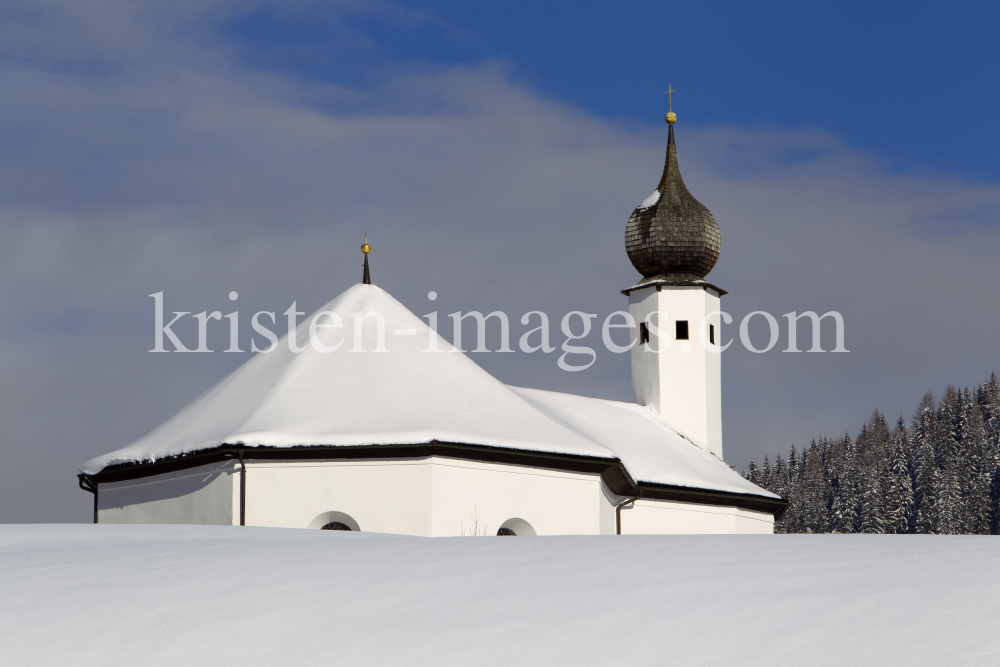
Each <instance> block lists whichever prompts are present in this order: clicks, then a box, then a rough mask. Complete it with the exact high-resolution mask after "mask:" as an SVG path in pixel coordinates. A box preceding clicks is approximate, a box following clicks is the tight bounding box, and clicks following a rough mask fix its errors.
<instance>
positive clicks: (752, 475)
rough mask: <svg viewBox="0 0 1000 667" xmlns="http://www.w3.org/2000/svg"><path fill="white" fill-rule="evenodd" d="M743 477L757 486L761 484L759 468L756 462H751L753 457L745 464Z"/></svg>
mask: <svg viewBox="0 0 1000 667" xmlns="http://www.w3.org/2000/svg"><path fill="white" fill-rule="evenodd" d="M743 477H744V478H746V480H747V481H748V482H752V483H753V484H756V485H757V486H762V484H761V478H760V468H758V467H757V464H756V463H754V462H753V459H750V465H749V466H747V471H746V472H745V473H744V474H743Z"/></svg>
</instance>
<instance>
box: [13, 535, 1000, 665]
mask: <svg viewBox="0 0 1000 667" xmlns="http://www.w3.org/2000/svg"><path fill="white" fill-rule="evenodd" d="M998 627H1000V541H998V540H997V539H996V538H990V537H936V536H867V535H847V536H838V535H818V536H812V535H788V536H650V537H643V536H623V537H618V536H604V537H538V538H513V539H495V538H435V539H427V538H413V537H396V536H388V535H374V534H365V533H349V532H338V531H330V532H321V531H307V530H285V529H276V528H238V527H233V528H229V527H224V528H219V527H206V526H110V525H109V526H89V525H87V526H82V525H43V526H2V527H0V664H3V665H18V666H29V665H47V666H48V665H74V666H82V665H171V666H176V665H185V666H196V665H212V666H223V665H239V666H241V667H242V666H251V665H268V666H281V665H289V666H291V665H295V666H296V667H299V666H305V665H380V666H381V665H438V666H439V665H476V666H477V667H478V666H486V665H547V666H548V665H602V666H604V665H768V666H769V667H773V666H775V665H944V664H948V665H996V664H1000V633H998V631H997V630H998Z"/></svg>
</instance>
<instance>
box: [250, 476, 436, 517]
mask: <svg viewBox="0 0 1000 667" xmlns="http://www.w3.org/2000/svg"><path fill="white" fill-rule="evenodd" d="M430 485H431V475H430V469H429V468H428V466H427V465H426V462H425V461H424V460H420V459H397V460H392V461H377V460H344V461H274V462H252V463H248V464H247V484H246V523H247V525H248V526H275V527H285V528H308V527H310V525H314V521H315V520H317V518H318V517H319V516H320V515H322V514H324V513H326V512H343V513H344V514H347V515H348V516H350V517H351V518H352V519H354V521H356V522H357V525H358V527H359V528H360V529H361V530H362V531H367V532H377V533H401V534H406V535H430V512H429V507H430V497H431V489H430ZM315 527H317V528H318V527H319V526H318V525H315Z"/></svg>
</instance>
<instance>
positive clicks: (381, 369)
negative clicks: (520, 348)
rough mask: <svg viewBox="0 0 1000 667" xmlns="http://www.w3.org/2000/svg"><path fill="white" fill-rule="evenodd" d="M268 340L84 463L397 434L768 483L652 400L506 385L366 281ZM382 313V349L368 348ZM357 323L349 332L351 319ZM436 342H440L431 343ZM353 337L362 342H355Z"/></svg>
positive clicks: (405, 439) (656, 476)
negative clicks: (668, 419) (183, 402)
mask: <svg viewBox="0 0 1000 667" xmlns="http://www.w3.org/2000/svg"><path fill="white" fill-rule="evenodd" d="M324 311H326V312H329V313H333V316H329V315H327V316H323V317H322V318H319V319H318V320H317V321H318V322H319V323H320V324H335V323H336V321H337V318H339V321H340V323H341V325H342V326H341V327H340V328H324V327H320V328H318V329H316V331H315V335H316V336H317V339H316V340H317V342H319V343H320V344H321V345H323V346H327V347H329V348H332V347H335V346H337V345H338V343H339V344H340V345H339V348H338V349H336V350H335V351H330V352H321V351H320V349H322V347H320V346H317V345H313V344H311V343H310V322H311V321H312V320H313V317H308V318H306V319H305V320H303V321H302V322H301V323H300V324H299V326H298V328H297V329H296V330H295V344H296V346H297V347H298V348H302V351H301V352H292V351H291V350H290V349H289V345H288V341H287V337H282V338H281V340H279V341H278V345H277V347H276V348H275V349H274V351H272V352H267V353H258V354H256V355H254V356H253V357H251V358H250V359H249V360H248V361H247V362H246V363H244V364H243V365H242V366H240V367H239V368H237V369H236V370H235V371H234V372H233V373H231V374H230V375H229V376H228V377H226V378H224V379H223V380H222V381H220V382H219V383H218V384H216V385H215V386H214V387H212V388H211V389H209V390H208V391H206V392H205V393H204V394H202V395H201V396H199V397H198V398H197V399H195V400H194V401H193V402H191V403H190V404H189V405H187V406H186V407H185V408H183V409H182V410H181V411H180V412H178V413H177V414H176V415H174V416H173V417H171V418H170V419H168V420H167V421H166V422H164V423H163V424H161V425H160V426H158V427H157V428H155V429H153V430H152V431H150V432H149V433H147V434H146V435H144V436H143V437H141V438H139V439H138V440H137V441H135V442H134V443H132V444H131V445H129V446H128V447H125V448H123V449H119V450H117V451H114V452H111V453H109V454H105V455H103V456H99V457H97V458H95V459H92V460H90V461H88V462H87V463H85V464H84V465H83V466H82V467H81V468H80V471H81V472H83V473H85V474H90V475H93V474H97V473H99V472H100V471H101V470H103V469H104V468H106V467H107V466H111V465H116V464H123V463H136V462H146V461H157V460H159V459H163V458H167V457H171V456H177V455H181V454H189V453H192V452H197V451H201V450H205V449H213V448H216V447H218V446H220V445H223V444H230V445H245V446H248V447H295V446H308V445H321V446H342V447H350V446H360V445H406V444H424V443H429V442H433V441H438V442H454V443H463V444H469V445H483V446H491V447H503V448H509V449H517V450H528V451H536V452H545V453H552V454H568V455H577V456H588V457H597V458H604V459H608V460H612V459H616V458H620V459H621V460H622V461H623V462H624V464H625V466H626V468H627V469H628V470H629V472H630V474H632V476H633V479H636V480H639V481H647V482H654V483H661V484H674V485H679V486H689V487H695V488H701V489H712V490H719V491H733V492H736V493H752V494H757V495H761V496H771V495H772V494H769V493H768V492H767V491H764V490H763V489H760V488H759V487H757V486H754V485H752V484H750V483H749V482H746V481H745V480H743V479H742V478H741V477H740V476H739V475H737V474H736V473H734V472H733V471H732V470H730V469H729V467H728V466H726V465H725V463H723V462H722V461H721V460H719V459H718V458H716V457H715V456H714V455H712V454H710V453H709V452H707V451H706V450H704V449H701V448H700V447H697V446H695V445H694V444H692V443H691V442H689V441H687V440H685V439H684V438H682V437H681V436H679V435H678V434H677V433H676V431H674V430H673V429H671V428H670V426H669V425H667V424H666V423H665V422H663V421H662V420H660V419H659V418H658V417H656V415H655V414H653V413H652V412H651V411H650V410H649V409H648V408H641V407H639V406H636V405H632V404H628V403H616V402H613V401H600V400H597V399H588V398H583V397H579V396H571V395H567V394H555V393H552V392H542V391H533V390H530V389H518V388H512V387H508V386H506V385H504V384H503V383H501V382H500V381H499V380H497V379H496V378H494V377H493V376H492V375H490V374H489V373H487V372H486V371H485V370H483V369H482V368H480V366H479V365H478V364H476V363H475V362H474V361H472V360H471V359H470V358H469V357H468V356H466V355H465V354H463V353H462V352H459V351H458V350H457V349H455V348H454V347H453V346H452V345H451V344H450V343H448V342H447V341H446V340H444V339H443V338H441V337H440V336H439V335H438V334H436V333H434V332H432V331H431V330H430V328H429V327H428V326H427V324H426V323H425V322H424V321H423V320H422V319H420V318H419V317H417V316H416V315H414V314H413V313H411V312H410V311H409V310H407V309H406V307H405V306H403V305H402V304H401V303H399V302H398V301H396V300H395V299H394V298H392V297H391V296H390V295H389V294H388V293H386V292H385V291H384V290H382V289H380V288H378V287H376V286H374V285H355V286H353V287H351V288H350V289H348V290H347V291H345V292H344V293H342V294H341V295H340V296H338V297H337V298H335V299H334V300H333V301H331V302H330V303H328V304H327V305H325V306H323V307H322V308H321V309H320V311H317V312H324ZM368 313H378V314H379V315H380V316H381V318H382V319H383V322H384V328H383V331H384V341H385V342H384V344H385V351H381V352H380V351H375V350H376V343H377V340H376V332H377V322H376V318H375V317H374V316H369V317H364V316H365V315H367V314H368ZM360 318H363V319H361V321H362V327H363V329H362V336H361V337H360V339H359V340H358V341H356V340H355V321H356V320H357V319H360ZM432 341H433V343H434V347H435V348H436V349H437V350H439V351H437V352H428V351H427V350H428V348H429V347H430V346H431V342H432ZM356 347H360V348H361V350H364V351H353V350H354V349H355V348H356Z"/></svg>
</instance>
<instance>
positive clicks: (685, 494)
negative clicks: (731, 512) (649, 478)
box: [639, 482, 788, 521]
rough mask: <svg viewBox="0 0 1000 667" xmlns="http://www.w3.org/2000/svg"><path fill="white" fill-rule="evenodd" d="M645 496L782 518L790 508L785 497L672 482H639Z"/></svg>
mask: <svg viewBox="0 0 1000 667" xmlns="http://www.w3.org/2000/svg"><path fill="white" fill-rule="evenodd" d="M639 489H640V490H641V491H642V497H643V498H652V499H655V500H672V501H675V502H679V503H698V504H699V505H716V506H719V507H737V508H739V509H745V510H750V511H753V512H763V513H765V514H771V515H773V516H774V519H775V521H777V520H778V519H780V518H781V517H782V516H784V514H785V510H786V509H788V501H787V500H785V499H784V498H769V497H767V496H758V495H754V494H751V493H733V492H730V491H712V490H709V489H696V488H692V487H690V486H673V485H670V484H652V483H649V482H639Z"/></svg>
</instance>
